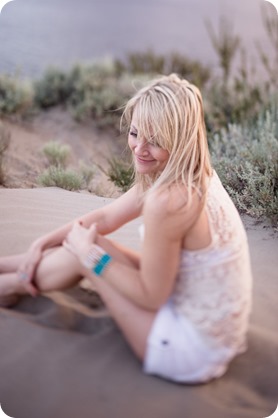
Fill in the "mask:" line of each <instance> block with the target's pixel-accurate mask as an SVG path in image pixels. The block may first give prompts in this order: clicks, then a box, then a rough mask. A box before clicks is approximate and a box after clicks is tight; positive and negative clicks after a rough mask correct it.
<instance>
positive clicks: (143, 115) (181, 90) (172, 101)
mask: <svg viewBox="0 0 278 418" xmlns="http://www.w3.org/2000/svg"><path fill="white" fill-rule="evenodd" d="M134 114H136V118H137V131H138V135H139V137H142V138H145V139H146V140H152V141H155V142H156V143H157V144H158V146H160V147H161V148H163V149H165V150H167V151H168V152H169V159H168V162H167V165H166V167H165V168H164V169H163V171H162V172H161V173H155V175H141V174H139V173H136V172H135V183H138V184H139V185H141V187H142V191H143V192H145V191H146V190H147V189H149V188H150V187H151V188H155V187H161V186H163V187H164V186H165V187H169V186H171V185H172V184H174V183H175V184H178V185H181V186H182V185H185V186H186V187H187V190H188V200H189V201H190V199H191V194H192V188H197V190H198V191H200V192H201V193H202V194H203V193H204V192H205V179H206V178H207V176H210V175H211V173H212V168H211V163H210V156H209V150H208V143H207V135H206V127H205V122H204V110H203V100H202V96H201V93H200V91H199V89H198V88H197V87H196V86H194V85H193V84H191V83H189V82H188V81H187V80H185V79H181V78H179V77H178V76H177V75H176V74H171V75H169V76H163V77H161V78H159V79H156V80H154V81H152V82H151V83H150V84H149V85H147V86H146V87H143V88H142V89H141V90H139V91H138V92H137V93H136V94H135V95H134V97H132V98H131V99H130V100H129V101H128V103H127V104H126V107H125V109H124V112H123V116H122V121H121V123H126V125H127V127H128V128H129V127H130V124H131V121H132V117H133V115H134Z"/></svg>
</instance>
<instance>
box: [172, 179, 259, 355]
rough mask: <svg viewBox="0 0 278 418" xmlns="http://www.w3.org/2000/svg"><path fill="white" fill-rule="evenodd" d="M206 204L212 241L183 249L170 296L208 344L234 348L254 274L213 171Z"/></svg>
mask: <svg viewBox="0 0 278 418" xmlns="http://www.w3.org/2000/svg"><path fill="white" fill-rule="evenodd" d="M206 210H207V214H208V219H209V225H210V231H211V237H212V241H211V244H210V245H209V246H208V247H207V248H205V249H202V250H198V251H187V250H184V251H182V253H181V259H180V268H179V274H178V278H177V281H176V285H175V288H174V292H173V295H172V299H173V301H174V304H175V306H176V309H177V311H178V312H180V313H182V314H184V315H186V317H187V318H188V319H190V320H191V321H192V323H194V324H195V325H196V327H197V328H198V329H199V330H200V332H201V333H202V334H203V336H204V338H205V339H206V340H207V341H208V343H209V344H211V345H217V346H222V347H223V346H224V347H226V348H229V349H230V350H231V352H232V353H233V354H236V353H237V352H242V351H244V350H245V346H246V338H245V336H246V331H247V326H248V319H249V314H250V309H251V286H252V275H251V269H250V260H249V251H248V244H247V237H246V233H245V230H244V227H243V225H242V222H241V219H240V217H239V215H238V212H237V210H236V208H235V207H234V205H233V203H232V201H231V199H230V197H229V196H228V194H227V193H226V191H225V189H224V188H223V186H222V184H221V182H220V180H219V178H218V176H217V174H216V173H214V175H213V177H212V179H211V182H210V185H209V188H208V196H207V206H206Z"/></svg>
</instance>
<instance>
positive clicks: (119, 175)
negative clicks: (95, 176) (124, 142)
mask: <svg viewBox="0 0 278 418" xmlns="http://www.w3.org/2000/svg"><path fill="white" fill-rule="evenodd" d="M107 161H108V164H109V168H108V170H104V169H103V168H102V167H99V169H100V170H101V171H102V172H103V173H104V174H106V176H107V177H108V178H109V180H110V181H112V183H114V184H115V185H116V186H117V187H119V189H120V190H121V191H122V192H126V191H127V190H128V189H129V188H130V187H131V185H132V183H133V181H134V170H133V167H132V165H131V164H130V163H127V162H126V161H123V160H120V159H118V158H115V157H114V158H110V159H108V160H107Z"/></svg>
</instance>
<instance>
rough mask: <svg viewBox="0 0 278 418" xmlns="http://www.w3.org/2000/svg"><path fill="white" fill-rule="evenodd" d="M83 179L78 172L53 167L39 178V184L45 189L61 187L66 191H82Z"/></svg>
mask: <svg viewBox="0 0 278 418" xmlns="http://www.w3.org/2000/svg"><path fill="white" fill-rule="evenodd" d="M82 182H83V179H82V177H81V176H80V174H78V173H77V172H75V171H73V170H69V169H64V168H61V167H54V166H51V167H49V168H47V169H46V170H45V171H44V172H43V173H42V174H41V175H40V176H39V177H38V183H39V184H40V185H42V186H44V187H60V188H62V189H65V190H80V189H81V188H82Z"/></svg>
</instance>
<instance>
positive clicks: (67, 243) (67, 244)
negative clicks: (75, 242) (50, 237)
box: [63, 240, 73, 253]
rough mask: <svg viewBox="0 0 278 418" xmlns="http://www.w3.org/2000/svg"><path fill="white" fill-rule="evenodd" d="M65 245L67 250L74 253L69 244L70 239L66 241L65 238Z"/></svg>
mask: <svg viewBox="0 0 278 418" xmlns="http://www.w3.org/2000/svg"><path fill="white" fill-rule="evenodd" d="M63 247H64V248H65V249H66V250H68V251H69V252H71V253H73V249H72V246H71V245H70V244H69V242H68V241H66V240H64V241H63Z"/></svg>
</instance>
